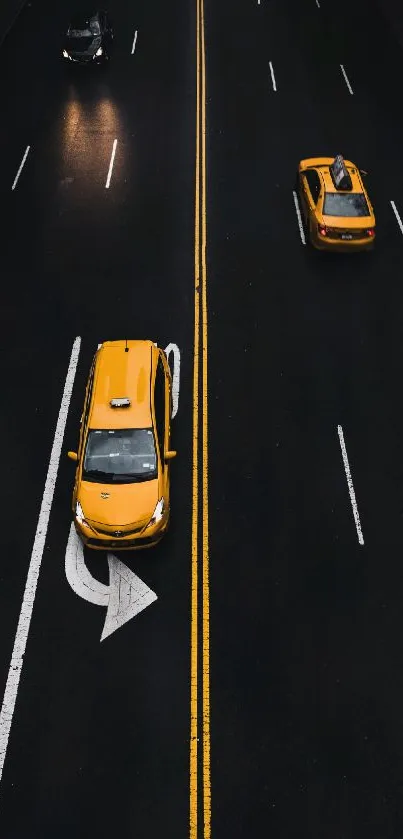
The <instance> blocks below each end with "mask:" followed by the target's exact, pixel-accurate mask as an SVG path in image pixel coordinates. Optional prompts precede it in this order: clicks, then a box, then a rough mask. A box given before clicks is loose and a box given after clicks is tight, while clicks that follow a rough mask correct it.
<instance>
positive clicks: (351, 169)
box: [300, 157, 366, 194]
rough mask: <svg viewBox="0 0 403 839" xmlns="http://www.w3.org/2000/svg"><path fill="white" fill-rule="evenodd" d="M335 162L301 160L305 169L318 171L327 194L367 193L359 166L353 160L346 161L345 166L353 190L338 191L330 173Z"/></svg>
mask: <svg viewBox="0 0 403 839" xmlns="http://www.w3.org/2000/svg"><path fill="white" fill-rule="evenodd" d="M333 162H334V158H333V157H309V158H306V159H305V160H301V164H300V165H303V166H304V167H305V168H310V169H316V170H317V172H318V174H319V177H320V178H321V180H322V183H323V185H324V187H325V190H326V192H337V193H341V194H343V193H344V192H346V193H347V192H349V193H351V192H361V193H364V194H366V193H365V188H364V184H363V183H362V180H361V176H360V172H359V169H358V167H357V166H355V164H354V163H352V161H351V160H344V161H343V162H344V165H345V167H346V169H347V171H348V173H349V175H350V178H351V183H352V189H349V190H344V189H336V188H335V185H334V183H333V178H332V175H331V172H330V166H331V165H332V163H333Z"/></svg>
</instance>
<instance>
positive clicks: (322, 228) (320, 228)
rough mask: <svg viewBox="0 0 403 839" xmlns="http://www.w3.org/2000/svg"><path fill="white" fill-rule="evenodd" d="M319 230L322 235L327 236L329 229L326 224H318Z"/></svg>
mask: <svg viewBox="0 0 403 839" xmlns="http://www.w3.org/2000/svg"><path fill="white" fill-rule="evenodd" d="M318 230H319V233H320V235H321V236H326V233H327V230H326V226H325V225H324V224H318Z"/></svg>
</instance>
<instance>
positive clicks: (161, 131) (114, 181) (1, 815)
mask: <svg viewBox="0 0 403 839" xmlns="http://www.w3.org/2000/svg"><path fill="white" fill-rule="evenodd" d="M67 6H68V4H67V3H65V4H63V8H61V9H59V10H58V12H57V18H58V20H61V19H62V18H63V19H64V18H66V13H67ZM44 8H45V7H44ZM45 11H46V14H44V17H43V19H45V18H46V15H47V16H48V17H49V19H50V21H51V22H48V25H47V28H45V29H44V30H43V33H42V35H41V31H40V29H41V27H40V26H39V25H38V30H37V37H38V39H39V40H38V41H37V42H35V45H34V46H35V49H36V50H37V52H38V53H39V54H40V56H41V57H42V60H41V61H39V62H37V63H36V62H35V61H33V60H32V58H33V47H32V44H31V46H30V45H29V38H26V41H25V42H24V44H25V45H26V47H27V52H24V50H23V49H22V40H21V41H18V37H17V36H16V44H18V43H19V44H20V46H21V49H20V50H18V49H17V51H13V50H12V49H11V48H10V47H8V48H7V50H6V51H4V52H2V53H1V58H0V61H1V62H2V63H3V71H4V72H3V74H2V88H3V91H2V95H3V105H4V112H5V113H6V114H7V126H8V130H7V132H4V133H2V137H1V140H0V143H1V144H2V145H1V148H2V151H3V152H4V154H3V156H2V170H1V171H2V178H1V186H0V189H1V191H2V193H3V195H5V193H6V192H7V198H5V199H4V201H5V202H6V204H5V206H6V207H7V216H6V222H5V224H4V225H3V238H2V251H3V252H2V259H3V284H4V287H5V288H6V289H7V294H6V295H5V300H4V301H3V304H2V307H1V312H0V324H1V329H2V335H3V341H4V346H5V347H7V352H4V353H3V354H2V356H1V358H0V372H1V376H2V382H3V387H4V388H5V390H6V392H7V396H8V397H9V399H8V400H7V402H5V404H4V411H3V423H4V428H5V429H8V431H7V439H8V440H9V442H10V445H9V446H8V447H7V452H5V453H4V470H5V474H7V475H9V476H10V478H9V481H10V483H9V489H10V492H7V493H4V494H3V495H4V497H3V517H4V520H5V521H6V522H7V529H9V536H7V537H6V540H5V546H6V549H7V551H8V553H9V556H10V558H12V560H11V562H10V563H8V565H7V568H6V569H5V570H4V572H3V574H2V586H1V591H0V683H1V685H2V686H4V684H5V679H6V675H7V670H8V666H9V662H10V655H11V649H12V639H13V637H14V634H15V629H16V625H17V620H18V614H19V608H20V605H21V599H22V594H23V589H24V584H25V579H26V572H27V567H28V563H29V556H30V552H31V548H32V541H33V536H34V532H35V526H36V521H37V516H38V511H39V506H40V500H41V494H42V492H43V486H44V480H45V475H46V468H47V462H48V458H49V452H50V448H51V443H52V435H53V432H54V427H55V421H56V417H57V411H58V407H59V404H60V396H61V390H62V382H63V379H64V376H65V373H66V364H67V356H68V352H69V348H71V343H72V340H73V338H74V336H75V335H78V334H80V335H81V336H82V351H81V354H80V359H79V367H78V371H77V378H76V384H75V388H74V392H73V398H72V403H71V408H70V413H69V417H68V422H67V430H66V439H65V445H64V450H67V449H68V448H74V447H75V445H76V442H77V434H78V423H79V417H80V414H81V409H82V400H83V394H84V386H85V380H86V376H87V374H88V370H89V366H90V362H91V358H92V355H93V352H94V351H95V349H96V346H97V344H98V343H99V342H100V341H102V340H105V339H108V338H109V339H110V338H112V339H113V338H118V337H124V336H125V335H127V336H132V337H146V338H151V339H152V340H155V341H158V343H159V344H160V345H161V346H163V347H165V346H167V345H168V344H169V343H172V342H174V343H176V344H178V346H179V348H180V352H181V391H180V401H179V410H178V414H177V417H175V420H174V430H173V433H174V441H175V444H176V446H177V449H178V459H177V462H175V465H174V468H173V476H172V527H171V530H170V533H169V534H168V536H167V537H166V539H165V540H164V542H163V543H162V545H161V546H160V548H158V549H156V550H155V551H153V552H148V553H147V555H146V556H144V557H141V556H139V555H133V556H132V555H130V554H126V555H125V559H124V561H125V563H126V564H127V565H128V567H131V568H132V570H133V572H135V573H137V574H138V575H139V576H140V577H141V578H142V579H144V581H145V582H146V583H147V584H148V585H149V586H150V587H151V588H152V589H153V590H154V591H156V592H157V594H158V600H157V601H156V603H155V604H153V607H152V608H150V609H149V610H146V611H145V612H144V613H141V614H140V615H139V616H137V617H136V618H135V619H133V620H132V621H130V622H129V623H128V624H126V625H125V626H124V627H122V628H121V629H120V630H119V631H118V632H116V634H114V635H112V636H111V637H110V638H107V639H106V640H105V641H104V642H103V643H102V645H101V644H100V641H99V638H100V634H101V631H102V626H103V621H104V614H103V610H102V609H101V608H99V607H95V606H93V605H90V604H88V603H85V602H83V601H80V600H79V598H78V597H77V596H76V595H75V594H74V593H73V592H72V591H71V589H70V587H69V585H68V583H67V580H66V579H65V574H64V551H65V547H66V543H67V537H68V532H69V526H70V518H71V513H70V503H71V490H72V481H73V471H72V468H71V464H70V465H69V462H68V461H67V459H66V458H65V457H64V456H63V457H62V462H61V466H60V473H59V478H58V483H57V486H56V492H55V498H54V505H53V508H52V512H51V517H50V524H49V532H48V537H47V541H46V546H45V552H44V559H43V564H42V570H41V575H40V578H39V583H38V591H37V599H36V602H35V605H34V612H33V618H32V624H31V630H30V635H29V638H28V645H27V652H26V660H25V663H24V667H23V673H22V678H21V682H20V688H19V693H18V698H17V704H16V710H15V718H14V723H13V727H12V731H11V736H10V741H9V750H8V754H7V758H6V762H5V767H4V774H3V779H2V787H1V807H0V833H1V835H4V836H7V837H10V839H12V837H17V836H21V834H22V833H26V832H27V831H28V830H29V832H31V833H33V834H35V833H37V834H38V835H41V836H44V837H45V836H49V837H50V836H54V834H55V832H56V833H57V834H58V835H59V836H67V835H69V836H71V835H72V834H74V835H75V836H80V835H84V834H85V835H89V834H91V835H92V834H93V833H96V834H97V835H98V836H100V837H103V836H105V837H106V836H109V835H111V833H113V832H116V831H118V832H121V833H124V832H127V831H133V830H134V829H135V830H136V833H137V835H138V836H144V837H146V836H147V837H149V836H150V835H158V834H159V833H160V832H161V830H162V829H164V833H165V834H166V835H167V836H172V837H176V836H178V835H180V834H183V833H186V830H187V826H188V808H189V801H188V796H189V792H188V787H189V774H188V761H189V658H190V649H189V635H190V632H189V602H190V589H189V582H190V581H189V574H190V516H191V492H190V480H191V461H190V458H191V381H192V374H191V371H192V354H193V272H194V153H195V152H194V150H195V139H194V126H195V10H194V9H193V7H188V6H186V7H185V6H184V5H183V4H182V3H179V2H178V4H177V6H176V8H175V9H172V7H171V8H170V9H169V10H168V9H167V8H166V7H164V6H163V5H161V6H157V7H155V6H154V7H153V9H148V10H139V11H138V14H137V13H136V20H135V21H133V16H132V10H128V9H127V8H126V7H125V6H124V4H119V5H118V6H116V7H115V10H114V23H115V27H116V31H117V38H116V52H115V58H114V60H113V61H111V64H110V67H108V69H107V71H105V72H103V71H102V72H101V73H99V74H98V75H97V76H95V74H94V75H93V76H91V77H90V75H89V74H87V76H85V77H84V75H83V74H82V76H81V77H79V76H78V74H69V73H67V74H66V72H65V70H64V68H58V69H57V70H56V69H55V70H54V73H52V72H49V68H52V67H53V66H54V60H55V59H54V57H53V56H51V55H50V54H49V52H48V51H47V50H48V46H47V45H49V44H50V43H54V39H55V37H56V34H57V26H58V25H59V24H58V23H57V25H56V22H55V19H54V20H53V22H52V11H51V9H50V7H49V6H47V7H46V10H45ZM41 20H42V18H41ZM156 20H157V21H158V25H156V23H155V21H156ZM133 23H135V25H136V26H138V29H139V32H140V31H141V40H140V37H139V40H138V44H137V49H136V54H135V55H134V56H131V54H130V50H131V42H132V41H131V39H132V33H133ZM52 39H53V40H52ZM10 43H11V42H10ZM140 45H141V49H140ZM45 47H46V49H45ZM29 50H30V51H29ZM45 55H46V60H45V58H44V57H43V56H45ZM17 71H18V78H17ZM24 73H25V75H26V79H27V87H28V88H29V91H30V93H29V95H28V93H26V96H25V98H24V91H23V88H24ZM7 78H8V79H9V80H10V82H9V83H7V84H6V82H5V79H7ZM32 91H34V92H35V93H37V94H38V95H37V96H36V97H35V98H34V102H32V99H31V105H30V106H29V105H28V102H29V100H30V98H31V94H32ZM39 92H40V94H41V95H40V96H39ZM18 96H20V100H19V105H17V104H16V99H17V98H18ZM25 103H26V110H25V113H24V107H25ZM26 136H27V137H28V139H26ZM114 138H117V140H118V144H117V149H116V157H115V161H114V167H113V174H112V178H111V183H110V187H109V189H107V190H106V189H105V182H106V177H107V173H108V166H109V162H110V154H111V148H112V143H113V140H114ZM28 143H30V145H31V149H30V153H29V157H28V159H27V161H26V164H25V166H24V170H23V172H22V173H21V176H20V179H19V181H18V185H17V187H16V189H15V191H14V192H12V191H11V185H12V182H13V178H14V177H15V173H16V170H17V168H18V165H19V163H20V161H21V157H22V152H23V151H24V149H25V147H26V145H27V144H28ZM6 152H7V154H6ZM21 400H23V403H22V402H21ZM22 404H23V405H24V408H23V411H22V410H21V405H22ZM22 487H24V488H26V493H24V495H23V503H24V508H25V510H24V527H23V528H22V527H21V507H20V503H21V501H22V497H21V496H22V490H21V488H22ZM87 561H88V565H89V567H90V570H91V571H92V573H93V574H95V575H97V574H98V575H99V576H100V578H101V579H102V580H103V582H105V583H106V582H107V566H106V557H103V558H102V557H97V560H95V559H91V558H88V560H87ZM17 790H18V793H17V797H18V801H19V805H18V807H16V803H15V802H16V799H15V792H16V791H17ZM21 802H24V806H21ZM100 802H102V806H101V804H100Z"/></svg>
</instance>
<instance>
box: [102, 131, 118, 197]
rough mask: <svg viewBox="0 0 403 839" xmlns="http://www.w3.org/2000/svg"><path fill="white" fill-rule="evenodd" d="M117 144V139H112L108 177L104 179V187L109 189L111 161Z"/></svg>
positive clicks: (113, 158)
mask: <svg viewBox="0 0 403 839" xmlns="http://www.w3.org/2000/svg"><path fill="white" fill-rule="evenodd" d="M117 144H118V141H117V140H114V141H113V147H112V154H111V159H110V163H109V170H108V177H107V179H106V184H105V189H109V184H110V182H111V177H112V169H113V161H114V160H115V154H116V146H117Z"/></svg>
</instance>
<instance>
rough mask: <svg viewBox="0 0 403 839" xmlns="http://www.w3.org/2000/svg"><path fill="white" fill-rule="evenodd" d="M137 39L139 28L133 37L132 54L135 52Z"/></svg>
mask: <svg viewBox="0 0 403 839" xmlns="http://www.w3.org/2000/svg"><path fill="white" fill-rule="evenodd" d="M136 41H137V29H136V31H135V33H134V38H133V46H132V55H133V53H134V50H135V49H136Z"/></svg>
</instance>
